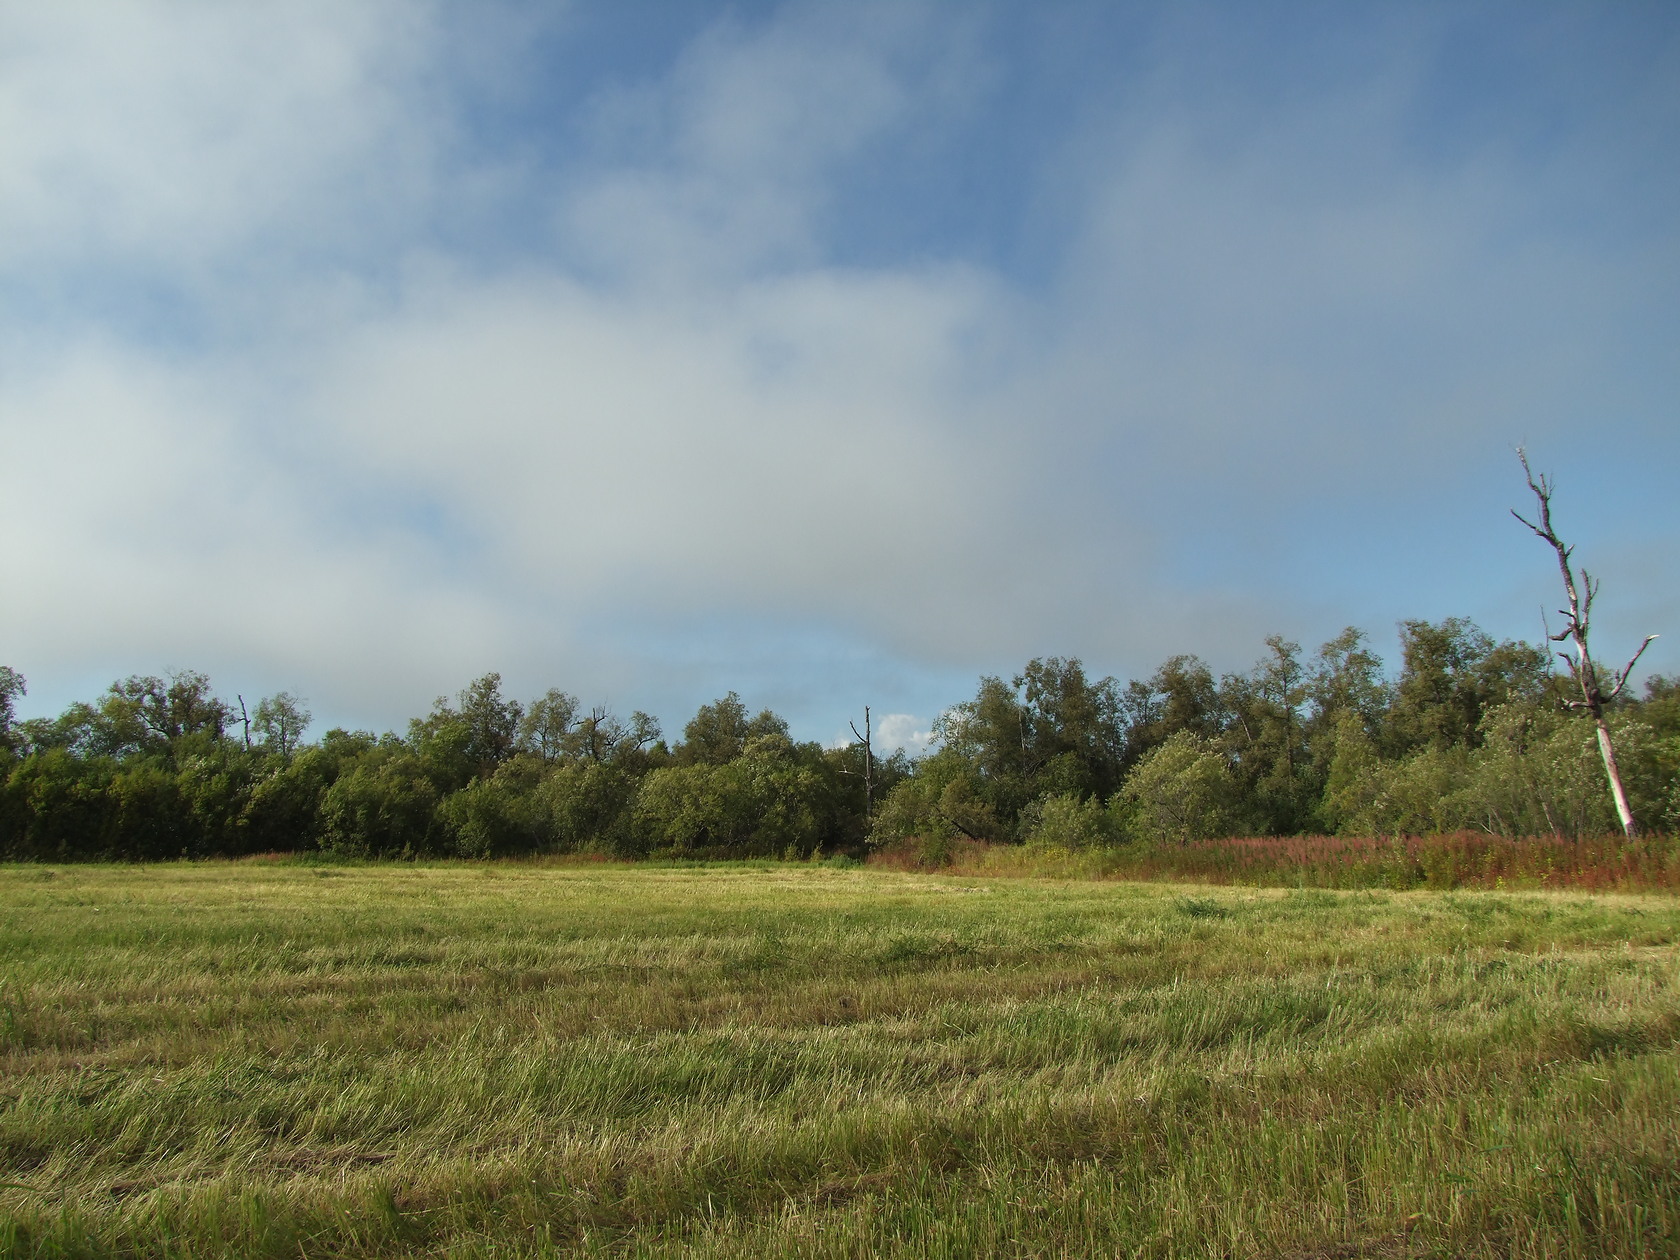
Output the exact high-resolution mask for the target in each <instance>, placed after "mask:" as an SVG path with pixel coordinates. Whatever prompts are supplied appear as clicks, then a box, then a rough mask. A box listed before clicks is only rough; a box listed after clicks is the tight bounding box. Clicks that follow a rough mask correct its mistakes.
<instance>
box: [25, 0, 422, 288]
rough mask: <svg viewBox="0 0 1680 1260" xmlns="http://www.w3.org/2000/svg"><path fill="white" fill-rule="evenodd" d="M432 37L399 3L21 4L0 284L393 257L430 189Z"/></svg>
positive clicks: (418, 13)
mask: <svg viewBox="0 0 1680 1260" xmlns="http://www.w3.org/2000/svg"><path fill="white" fill-rule="evenodd" d="M433 39H434V32H433V30H432V23H431V10H430V7H429V6H426V5H410V4H397V3H386V2H385V0H365V2H362V3H356V4H343V3H307V2H305V3H279V2H270V3H256V4H242V5H237V6H224V5H214V4H196V3H179V2H177V3H170V2H168V0H131V2H127V3H120V4H92V3H75V2H73V0H72V2H69V3H55V4H50V5H12V6H8V7H7V10H6V12H5V14H4V17H3V18H0V267H11V268H19V267H23V266H27V267H30V268H37V267H39V266H40V265H41V264H42V263H44V262H51V263H54V264H57V265H62V266H72V267H73V266H85V265H100V266H112V265H116V266H118V267H119V268H136V267H138V268H141V269H148V270H149V269H155V268H170V269H173V270H174V271H175V272H176V273H177V274H176V277H175V278H176V279H177V280H180V279H184V278H185V275H183V274H182V273H185V274H187V275H200V273H203V272H204V271H205V269H206V268H209V267H212V266H215V265H217V264H221V265H227V264H230V263H231V264H234V265H238V266H243V265H245V264H246V263H248V261H249V260H248V259H246V258H242V257H239V256H238V254H237V253H236V251H241V250H250V249H259V250H260V249H264V248H270V247H273V246H275V245H287V246H290V247H291V248H292V249H303V250H306V251H309V252H314V251H319V250H323V249H325V250H329V251H330V250H332V249H334V248H335V247H337V248H343V247H347V246H352V245H359V246H362V247H364V248H365V247H367V246H368V245H369V244H372V243H375V242H376V241H377V240H378V239H379V234H380V233H382V232H388V231H389V230H390V229H391V227H392V225H393V221H396V222H402V221H404V220H406V218H407V216H408V215H409V214H410V213H411V212H412V211H413V209H414V208H415V207H416V205H417V204H418V203H420V202H422V201H423V200H424V198H425V195H426V189H427V185H428V182H429V180H430V178H431V163H432V153H433V150H434V148H435V146H436V143H437V140H436V136H435V134H434V132H435V129H436V128H437V127H438V126H439V124H440V121H441V120H440V119H439V118H438V117H437V116H436V115H435V114H432V113H430V112H429V111H428V110H427V109H426V97H425V96H424V95H423V94H422V93H421V92H419V91H418V90H417V88H418V85H419V75H420V72H421V70H422V68H423V66H424V64H425V62H426V60H427V58H428V57H430V56H433V55H435V53H436V51H437V50H436V48H435V47H434V46H433ZM202 279H204V280H205V281H206V282H208V281H210V280H211V279H213V277H210V276H203V277H202Z"/></svg>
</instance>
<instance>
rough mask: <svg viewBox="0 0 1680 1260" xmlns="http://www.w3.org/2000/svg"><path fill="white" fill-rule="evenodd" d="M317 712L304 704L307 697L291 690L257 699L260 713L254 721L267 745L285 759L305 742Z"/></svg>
mask: <svg viewBox="0 0 1680 1260" xmlns="http://www.w3.org/2000/svg"><path fill="white" fill-rule="evenodd" d="M313 716H314V715H313V714H311V713H310V712H309V710H308V709H306V708H304V707H303V701H302V700H301V699H299V698H298V697H297V696H294V695H293V694H292V693H291V692H289V691H282V692H280V693H279V694H277V695H272V696H268V697H265V698H264V699H262V700H259V701H257V711H256V715H255V716H254V717H253V718H252V720H251V724H252V725H253V726H254V727H256V729H257V739H258V741H259V743H260V744H261V745H262V747H263V748H264V749H266V750H267V751H269V752H272V753H274V754H275V755H277V756H278V757H279V758H280V759H281V760H282V761H288V760H290V759H291V756H292V754H293V753H295V752H296V751H297V750H298V746H299V745H300V744H301V743H302V742H303V733H304V731H306V730H308V729H309V723H310V721H311V720H312V718H313Z"/></svg>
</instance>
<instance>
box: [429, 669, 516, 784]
mask: <svg viewBox="0 0 1680 1260" xmlns="http://www.w3.org/2000/svg"><path fill="white" fill-rule="evenodd" d="M456 703H457V704H459V705H460V721H461V723H462V724H463V725H464V726H465V727H466V745H465V748H464V751H465V753H466V755H467V757H468V758H469V759H470V760H471V761H472V762H474V763H475V765H476V766H477V772H478V775H479V777H480V778H488V777H489V776H490V775H492V774H494V773H495V772H496V767H497V766H499V765H501V764H502V763H503V762H504V761H506V760H507V759H508V758H509V757H511V756H512V755H513V753H514V749H515V747H516V745H517V743H518V739H519V722H520V718H521V717H523V716H524V710H523V709H522V708H521V707H520V705H519V702H518V701H516V700H506V699H504V698H503V697H502V676H501V675H500V674H497V673H489V674H485V675H484V676H483V677H482V678H477V679H474V680H473V681H472V682H471V683H468V684H467V687H466V689H465V690H463V691H462V692H461V693H460V695H458V696H457V697H456ZM446 707H447V706H446Z"/></svg>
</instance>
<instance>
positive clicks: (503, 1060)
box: [0, 862, 1680, 1257]
mask: <svg viewBox="0 0 1680 1260" xmlns="http://www.w3.org/2000/svg"><path fill="white" fill-rule="evenodd" d="M1677 939H1680V903H1676V902H1675V901H1674V900H1673V899H1672V898H1666V897H1652V896H1645V897H1640V896H1626V895H1589V894H1585V893H1546V892H1520V893H1479V892H1478V893H1439V892H1427V891H1423V892H1403V893H1394V892H1383V891H1367V892H1344V893H1335V892H1324V891H1313V890H1256V889H1235V888H1229V887H1223V888H1213V887H1206V886H1203V887H1190V886H1173V885H1166V884H1150V885H1139V884H1123V883H1113V882H1103V883H1098V882H1055V881H1049V880H1027V879H1011V880H1003V879H992V878H982V877H974V876H966V877H964V876H957V877H953V876H931V875H918V874H913V873H893V872H882V871H874V870H832V869H825V868H819V867H802V866H780V865H776V864H762V865H759V866H734V867H714V868H704V869H696V868H692V867H690V868H666V869H661V868H657V867H646V866H643V867H635V868H627V867H616V866H607V865H595V866H570V867H562V866H543V865H477V866H471V865H440V866H429V867H428V866H354V865H349V866H308V865H303V864H294V863H287V862H244V863H221V864H215V863H207V864H177V865H169V866H151V867H87V866H77V867H57V868H54V867H40V866H25V867H8V868H3V869H0V942H3V945H4V953H3V957H4V960H5V962H4V973H3V988H0V1044H3V1053H4V1057H3V1059H0V1063H3V1067H4V1074H5V1075H4V1084H3V1089H0V1099H3V1108H0V1158H3V1159H4V1164H5V1171H4V1173H3V1174H0V1176H3V1179H4V1181H5V1182H6V1183H7V1184H6V1185H5V1187H4V1188H3V1189H0V1251H3V1252H4V1253H5V1254H8V1255H19V1256H37V1255H38V1256H103V1255H123V1256H159V1257H161V1256H192V1255H219V1254H239V1255H255V1256H274V1257H280V1256H292V1257H296V1256H300V1255H301V1256H305V1257H313V1256H381V1255H398V1254H401V1255H437V1256H444V1255H448V1256H535V1255H549V1254H633V1255H647V1256H661V1255H688V1256H733V1255H755V1256H756V1255H788V1256H824V1255H832V1256H860V1257H861V1256H874V1255H903V1256H970V1255H1069V1256H1084V1255H1096V1254H1104V1255H1111V1254H1136V1255H1146V1256H1276V1255H1297V1256H1303V1257H1305V1256H1320V1257H1329V1256H1344V1257H1347V1256H1356V1255H1371V1256H1401V1255H1420V1256H1422V1255H1454V1256H1490V1257H1491V1256H1501V1257H1505V1256H1536V1257H1538V1256H1547V1257H1551V1256H1571V1255H1573V1256H1637V1255H1652V1254H1664V1253H1666V1254H1673V1253H1676V1252H1680V1071H1677V1070H1676V1069H1677V1067H1680V1054H1677V1048H1680V971H1677V961H1680V955H1677V947H1676V942H1677Z"/></svg>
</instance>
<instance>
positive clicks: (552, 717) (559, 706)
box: [519, 687, 578, 762]
mask: <svg viewBox="0 0 1680 1260" xmlns="http://www.w3.org/2000/svg"><path fill="white" fill-rule="evenodd" d="M577 712H578V700H577V697H576V696H573V695H568V694H567V693H566V692H564V691H561V690H560V688H558V687H550V688H549V689H548V693H547V694H546V695H544V696H542V697H541V698H540V699H537V700H533V701H531V707H530V708H528V709H526V710H525V716H524V717H523V718H522V719H521V720H520V723H519V748H520V751H522V752H530V753H535V754H536V755H537V756H539V757H541V758H542V759H543V760H544V761H545V762H553V761H559V760H560V758H561V757H563V756H565V753H566V741H567V738H568V737H569V736H570V735H571V733H572V725H573V723H575V722H576V721H577Z"/></svg>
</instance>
